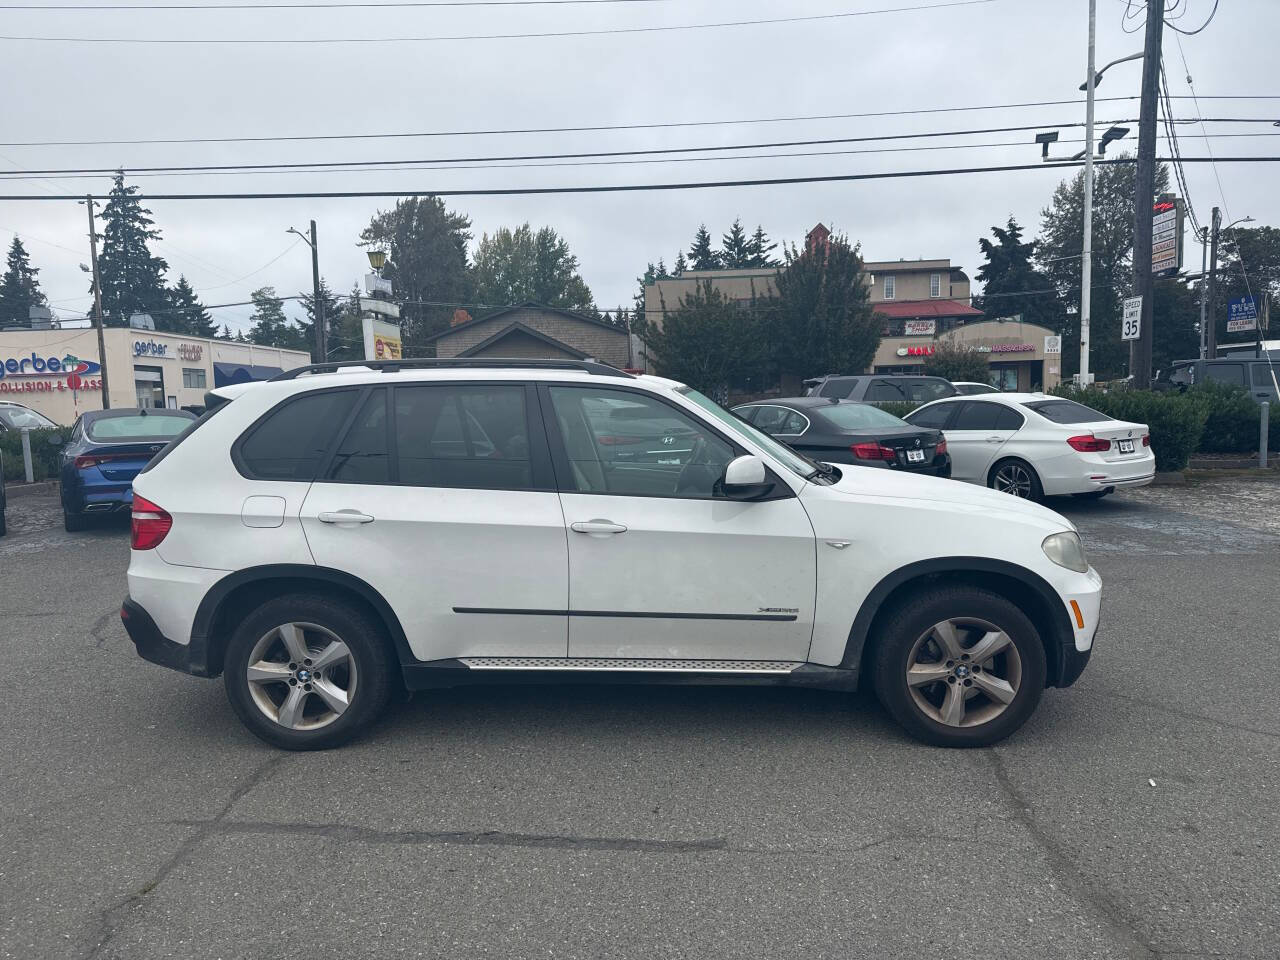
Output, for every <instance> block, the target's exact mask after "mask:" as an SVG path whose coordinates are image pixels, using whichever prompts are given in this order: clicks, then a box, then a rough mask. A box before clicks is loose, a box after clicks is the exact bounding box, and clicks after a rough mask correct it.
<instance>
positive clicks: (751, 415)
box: [732, 407, 759, 423]
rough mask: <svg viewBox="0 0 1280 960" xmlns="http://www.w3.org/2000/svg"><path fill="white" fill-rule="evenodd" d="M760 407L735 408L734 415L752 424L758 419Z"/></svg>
mask: <svg viewBox="0 0 1280 960" xmlns="http://www.w3.org/2000/svg"><path fill="white" fill-rule="evenodd" d="M757 410H759V408H758V407H734V408H733V410H732V413H733V415H734V416H736V417H741V418H742V419H743V420H745V421H747V423H751V422H753V421H754V420H755V418H756V412H757Z"/></svg>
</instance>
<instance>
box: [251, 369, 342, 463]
mask: <svg viewBox="0 0 1280 960" xmlns="http://www.w3.org/2000/svg"><path fill="white" fill-rule="evenodd" d="M357 396H358V392H357V391H355V390H326V391H323V392H316V393H304V394H302V395H301V396H298V397H295V398H294V399H292V400H287V401H285V402H284V403H283V404H281V405H280V406H278V407H276V408H275V409H274V410H272V411H271V412H270V413H269V414H267V416H266V417H265V418H264V419H263V420H261V421H259V422H258V424H257V426H255V427H253V428H252V430H251V431H250V432H249V434H248V435H247V436H246V437H245V438H244V439H243V440H242V441H240V445H239V450H238V455H239V459H240V463H241V464H242V465H243V467H244V469H245V470H246V471H247V473H248V475H249V476H252V477H255V478H257V479H261V480H314V479H315V476H316V470H317V469H318V468H319V466H320V462H321V460H323V459H324V456H325V454H326V453H327V452H328V450H329V446H330V445H331V444H332V443H333V441H334V440H335V439H336V437H337V434H338V431H339V430H341V429H342V426H343V424H345V423H346V421H347V416H348V415H349V414H350V413H351V407H352V405H353V404H355V402H356V397H357Z"/></svg>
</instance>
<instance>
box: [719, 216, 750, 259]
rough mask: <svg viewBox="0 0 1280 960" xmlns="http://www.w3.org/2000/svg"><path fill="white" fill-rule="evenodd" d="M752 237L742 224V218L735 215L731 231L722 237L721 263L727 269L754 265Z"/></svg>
mask: <svg viewBox="0 0 1280 960" xmlns="http://www.w3.org/2000/svg"><path fill="white" fill-rule="evenodd" d="M751 260H752V251H751V239H750V238H749V237H748V236H747V231H746V230H745V229H744V228H743V226H742V218H741V217H734V219H733V225H732V226H730V227H729V232H728V233H726V234H725V235H724V236H723V237H721V238H720V264H721V266H723V267H725V268H727V269H740V268H742V267H749V266H751V265H752V263H751Z"/></svg>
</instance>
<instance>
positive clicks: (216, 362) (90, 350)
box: [0, 328, 311, 425]
mask: <svg viewBox="0 0 1280 960" xmlns="http://www.w3.org/2000/svg"><path fill="white" fill-rule="evenodd" d="M103 337H104V340H105V343H106V353H107V358H106V374H107V385H108V388H109V390H110V406H111V407H113V408H115V407H171V408H178V407H189V406H203V404H204V394H205V391H206V390H208V389H210V388H211V387H220V386H225V385H226V384H229V383H245V382H248V381H250V380H265V379H267V378H269V377H273V376H275V375H276V374H277V373H281V372H282V371H285V370H292V369H294V368H295V367H300V366H304V365H305V364H308V363H310V362H311V356H310V354H308V353H305V352H303V351H300V350H282V349H280V348H278V347H260V346H257V345H256V344H249V343H234V342H232V341H228V340H207V339H204V338H202V337H188V336H183V335H181V334H176V333H158V332H156V331H154V330H136V329H133V328H109V329H107V330H105V331H103ZM0 400H14V401H17V402H18V403H24V404H26V405H27V406H29V407H31V408H33V409H35V410H39V411H40V412H41V413H43V414H44V415H45V416H46V417H48V418H49V419H50V420H53V421H54V422H56V423H60V424H64V425H69V424H71V423H72V422H74V421H75V418H76V417H78V416H79V415H80V414H81V413H83V412H84V411H86V410H101V409H102V358H101V357H100V356H99V354H98V331H97V330H94V329H87V328H85V329H76V330H65V329H63V330H57V329H51V330H4V331H0Z"/></svg>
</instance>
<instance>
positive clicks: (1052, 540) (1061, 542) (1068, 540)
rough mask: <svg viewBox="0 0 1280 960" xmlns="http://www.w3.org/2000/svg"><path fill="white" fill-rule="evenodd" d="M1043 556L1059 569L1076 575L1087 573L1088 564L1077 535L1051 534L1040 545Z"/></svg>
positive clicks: (1068, 533)
mask: <svg viewBox="0 0 1280 960" xmlns="http://www.w3.org/2000/svg"><path fill="white" fill-rule="evenodd" d="M1040 546H1041V548H1042V549H1043V550H1044V555H1045V556H1046V557H1048V558H1049V559H1050V560H1052V561H1053V562H1054V563H1056V564H1057V565H1058V566H1060V567H1066V568H1067V569H1068V570H1074V571H1076V573H1088V572H1089V562H1088V561H1087V560H1085V558H1084V546H1083V545H1082V544H1081V543H1080V536H1079V534H1075V533H1071V532H1069V531H1068V532H1064V533H1055V534H1051V535H1050V536H1047V537H1045V538H1044V543H1042V544H1040Z"/></svg>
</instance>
